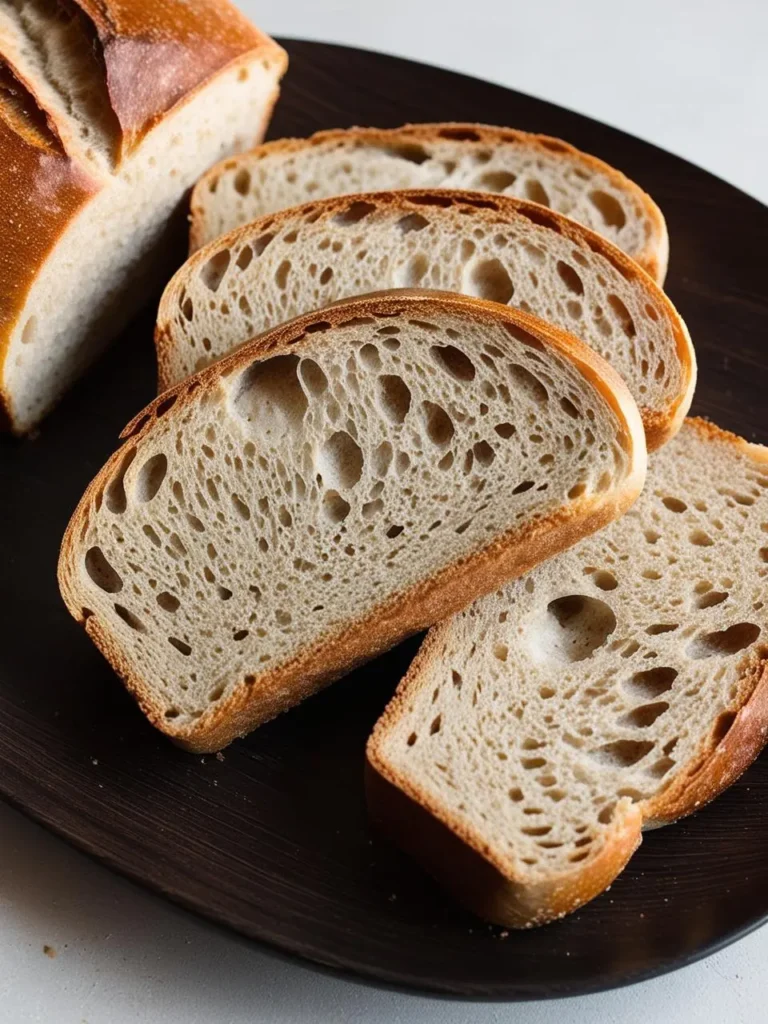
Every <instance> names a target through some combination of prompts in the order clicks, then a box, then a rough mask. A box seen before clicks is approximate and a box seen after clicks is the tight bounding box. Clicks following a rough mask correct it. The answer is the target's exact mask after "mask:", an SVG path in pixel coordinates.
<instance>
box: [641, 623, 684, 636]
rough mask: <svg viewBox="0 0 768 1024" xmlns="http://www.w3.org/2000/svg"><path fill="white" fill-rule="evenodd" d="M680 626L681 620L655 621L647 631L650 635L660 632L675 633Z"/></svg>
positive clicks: (656, 634)
mask: <svg viewBox="0 0 768 1024" xmlns="http://www.w3.org/2000/svg"><path fill="white" fill-rule="evenodd" d="M679 628H680V623H679V622H654V623H653V624H652V625H651V626H648V628H647V629H646V631H645V632H646V633H647V634H648V636H658V635H659V634H660V633H674V631H675V630H676V629H679Z"/></svg>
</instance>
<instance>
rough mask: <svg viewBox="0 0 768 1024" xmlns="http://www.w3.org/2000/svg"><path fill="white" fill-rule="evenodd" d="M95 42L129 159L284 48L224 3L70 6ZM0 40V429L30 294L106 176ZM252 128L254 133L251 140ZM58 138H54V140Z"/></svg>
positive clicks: (278, 63) (169, 0) (180, 0)
mask: <svg viewBox="0 0 768 1024" xmlns="http://www.w3.org/2000/svg"><path fill="white" fill-rule="evenodd" d="M72 2H73V3H76V4H77V7H78V9H79V11H80V12H82V18H83V20H84V22H86V27H87V29H88V30H89V31H91V30H92V32H93V33H94V35H95V36H97V37H98V44H96V43H95V45H100V47H101V50H102V55H103V62H104V71H105V75H106V87H107V90H108V94H109V97H110V102H111V105H112V108H113V111H114V114H115V115H116V118H117V121H118V123H119V127H120V131H121V140H120V145H118V147H117V149H118V156H120V155H125V154H127V153H129V152H130V151H131V150H132V149H133V148H134V147H135V146H136V145H137V144H138V143H139V142H141V140H142V139H143V138H144V137H145V136H146V135H147V133H148V132H149V131H150V130H151V129H152V128H153V127H154V125H156V124H157V123H158V122H159V121H160V120H162V118H163V117H164V116H165V115H166V114H168V113H169V112H170V111H171V109H172V108H174V107H176V106H179V105H180V104H182V103H185V102H188V101H189V100H190V99H191V98H192V97H193V96H194V95H195V93H196V92H197V91H198V90H199V89H200V88H202V87H203V86H204V85H205V84H206V83H207V82H209V81H210V80H211V79H212V78H213V77H214V76H215V75H216V74H217V73H219V72H221V71H224V70H225V68H226V67H227V66H229V65H230V64H232V63H233V62H235V61H237V60H238V59H246V58H247V59H248V60H252V59H253V56H254V54H256V55H261V57H262V59H263V60H264V61H265V62H267V63H268V64H269V66H270V67H274V68H276V69H277V70H278V74H279V75H282V73H283V71H284V70H285V67H286V64H287V56H286V54H285V52H284V51H283V50H282V49H281V48H280V47H279V46H278V45H277V43H275V42H273V41H272V40H271V39H270V38H269V37H268V36H265V35H264V34H263V33H262V32H260V31H259V30H258V29H257V28H256V27H255V26H253V25H252V24H251V23H250V22H249V21H248V19H247V18H245V17H244V15H242V14H241V13H240V12H239V11H238V10H237V9H236V8H235V7H234V6H232V5H231V4H230V3H229V2H228V0H195V2H194V3H187V2H185V0H147V2H133V3H126V2H125V0H72ZM32 85H33V83H31V82H25V81H24V77H23V75H22V74H21V72H20V71H19V70H18V69H16V68H14V67H13V62H12V59H11V55H10V54H9V53H7V52H4V48H3V45H2V40H0V154H2V160H0V223H2V229H3V230H2V246H0V429H1V428H2V426H3V423H4V422H5V423H7V424H8V425H10V426H11V429H13V428H14V424H13V410H12V402H11V396H10V395H9V394H8V391H7V387H6V385H5V375H4V373H3V366H4V362H5V358H6V354H7V350H8V346H9V343H10V338H11V334H12V332H13V330H14V329H15V327H16V325H17V322H18V317H19V315H20V314H21V312H22V310H23V308H24V304H25V302H26V299H27V296H28V294H29V291H30V288H31V287H32V284H33V283H34V281H35V279H36V277H37V275H38V274H39V273H40V270H41V269H42V268H43V266H44V265H45V262H46V260H47V258H48V257H49V256H50V255H51V253H52V251H53V250H54V248H55V247H56V245H57V243H58V242H59V240H60V239H61V237H62V235H63V234H64V232H65V231H66V230H67V228H68V226H69V225H70V224H71V223H72V221H73V220H74V219H75V218H76V217H77V215H78V214H79V213H80V212H81V211H82V210H83V209H84V207H85V206H86V205H87V204H88V202H89V201H90V200H91V199H92V198H93V197H94V196H95V195H96V193H97V192H99V191H100V189H101V188H103V187H104V185H105V183H106V181H107V180H108V179H107V176H106V174H103V173H101V172H100V171H98V170H97V168H96V166H95V165H92V164H87V165H86V163H85V162H84V161H83V159H82V158H80V157H79V155H78V154H77V153H75V152H68V151H67V148H66V139H65V135H66V133H65V132H60V131H59V128H58V127H57V124H56V119H55V117H54V116H52V114H51V113H50V111H44V110H43V109H42V108H41V106H40V104H39V101H38V100H37V99H36V97H35V95H34V94H33V90H31V89H30V86H32ZM255 134H256V132H255V131H254V135H255ZM62 139H64V141H62Z"/></svg>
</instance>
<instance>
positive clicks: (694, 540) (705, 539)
mask: <svg viewBox="0 0 768 1024" xmlns="http://www.w3.org/2000/svg"><path fill="white" fill-rule="evenodd" d="M688 539H689V540H690V542H691V544H694V545H696V547H699V548H709V547H712V545H713V544H714V543H715V542H714V541H713V540H712V538H711V537H710V536H709V534H708V533H706V532H705V531H704V530H693V531H692V532H691V534H690V536H689V538H688Z"/></svg>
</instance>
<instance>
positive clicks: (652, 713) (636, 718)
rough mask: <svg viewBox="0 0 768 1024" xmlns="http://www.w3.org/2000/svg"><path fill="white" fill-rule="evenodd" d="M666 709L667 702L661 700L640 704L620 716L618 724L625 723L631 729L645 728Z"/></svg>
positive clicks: (667, 708)
mask: <svg viewBox="0 0 768 1024" xmlns="http://www.w3.org/2000/svg"><path fill="white" fill-rule="evenodd" d="M668 710H669V704H667V702H666V701H663V700H660V701H657V702H656V703H655V704H642V705H641V706H640V707H639V708H633V710H632V711H630V712H628V714H626V715H624V716H623V718H620V719H619V725H626V726H629V727H630V728H631V729H647V728H648V727H649V726H651V725H653V723H654V722H655V721H656V719H657V718H659V717H660V716H661V715H663V714H664V712H665V711H668Z"/></svg>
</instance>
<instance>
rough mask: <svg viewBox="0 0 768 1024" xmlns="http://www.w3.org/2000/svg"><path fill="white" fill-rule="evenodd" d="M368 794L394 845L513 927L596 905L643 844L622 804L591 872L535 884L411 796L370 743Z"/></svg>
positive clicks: (472, 904)
mask: <svg viewBox="0 0 768 1024" xmlns="http://www.w3.org/2000/svg"><path fill="white" fill-rule="evenodd" d="M365 789H366V799H367V803H368V808H369V811H370V814H371V817H372V819H373V821H374V822H375V823H376V825H377V826H378V827H379V829H380V830H381V831H382V832H383V833H384V834H385V835H386V836H387V837H388V838H389V839H391V840H393V841H394V842H395V843H396V844H397V845H398V846H399V847H400V848H401V849H402V850H404V851H405V852H406V853H408V854H409V855H410V856H411V857H413V858H414V860H416V861H418V863H420V864H421V865H422V867H424V868H425V869H426V870H427V871H428V872H429V874H431V875H432V876H433V877H434V878H436V879H437V881H438V882H439V883H440V884H441V885H442V886H443V887H444V888H445V889H447V890H448V892H450V893H451V895H452V896H453V897H454V899H456V901H457V902H459V903H461V904H462V906H464V907H466V908H467V909H468V910H471V911H472V912H473V913H475V914H477V915H478V916H479V917H482V918H484V919H485V920H486V921H492V922H493V923H494V924H500V925H505V926H506V927H508V928H533V927H535V926H536V925H540V924H546V923H547V922H548V921H554V920H556V919H557V918H559V917H564V916H565V915H566V914H570V913H572V912H573V911H574V910H576V909H578V908H579V907H581V906H583V905H584V904H585V903H588V902H589V901H590V900H592V899H594V898H595V896H598V895H599V894H600V893H601V892H603V890H604V889H605V888H606V887H607V886H608V885H610V884H611V882H612V881H613V879H614V878H615V877H616V876H617V875H618V874H619V873H620V872H621V871H622V869H623V868H624V867H625V866H626V864H627V862H628V861H629V859H630V857H631V856H632V854H633V853H634V852H635V850H636V849H637V847H638V846H639V845H640V842H641V840H642V833H641V828H640V826H641V815H640V812H639V810H638V808H637V806H636V805H634V804H632V803H631V802H630V801H629V800H626V799H625V800H622V801H621V804H620V806H619V807H617V810H616V813H615V814H614V817H613V820H612V821H611V825H610V828H609V829H607V830H606V833H605V835H604V837H603V842H602V843H601V845H600V847H599V849H598V850H597V851H596V852H595V854H594V856H593V857H591V858H590V859H589V861H588V863H587V866H586V867H585V868H584V869H582V870H579V869H578V868H574V869H573V870H571V871H569V872H568V873H567V874H562V875H557V876H553V877H548V878H543V879H542V880H541V881H539V882H538V883H531V882H529V881H524V880H523V878H522V876H521V875H519V873H518V872H517V871H516V870H515V869H514V868H510V866H509V865H508V864H501V865H500V864H498V863H497V862H496V860H495V857H494V853H493V851H492V850H491V848H490V847H489V846H488V845H487V843H484V842H483V839H482V837H481V836H478V835H475V834H473V833H472V831H471V830H470V829H468V828H464V827H462V825H461V824H460V823H459V822H451V821H450V820H444V818H443V815H442V812H441V810H440V808H439V807H433V808H429V807H428V806H427V801H426V800H425V797H424V796H423V795H416V796H415V797H414V796H411V795H409V793H408V792H407V791H406V788H405V786H404V781H403V780H397V781H391V779H390V777H389V772H388V770H387V767H386V765H385V764H383V763H382V762H381V761H380V760H379V759H378V758H377V756H376V752H375V750H373V751H372V750H371V748H370V744H369V753H368V758H367V760H366V766H365Z"/></svg>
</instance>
